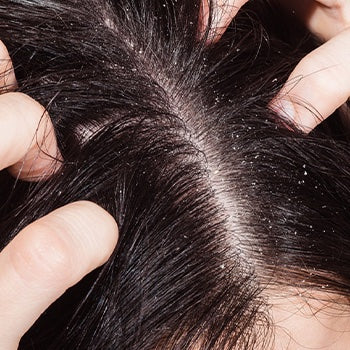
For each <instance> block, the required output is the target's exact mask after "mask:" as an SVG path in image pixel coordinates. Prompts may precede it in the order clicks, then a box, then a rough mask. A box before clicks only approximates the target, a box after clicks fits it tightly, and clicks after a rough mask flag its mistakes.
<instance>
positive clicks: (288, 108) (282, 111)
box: [270, 98, 297, 122]
mask: <svg viewBox="0 0 350 350" xmlns="http://www.w3.org/2000/svg"><path fill="white" fill-rule="evenodd" d="M270 108H271V109H272V110H273V111H274V112H276V113H277V114H278V115H279V116H280V117H282V118H284V119H287V120H290V121H294V122H296V117H297V112H296V110H295V107H294V104H293V103H292V101H291V100H290V99H287V98H284V99H282V98H277V99H275V100H274V101H273V102H271V104H270Z"/></svg>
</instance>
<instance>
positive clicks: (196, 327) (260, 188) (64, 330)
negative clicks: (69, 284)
mask: <svg viewBox="0 0 350 350" xmlns="http://www.w3.org/2000/svg"><path fill="white" fill-rule="evenodd" d="M199 6H200V1H198V0H197V1H195V0H162V1H155V0H118V1H116V0H114V1H113V0H84V1H77V0H50V1H42V0H2V1H1V3H0V19H1V21H0V33H1V36H2V37H1V38H2V40H3V41H4V42H5V44H6V45H7V47H8V48H9V51H10V53H11V56H12V58H13V61H14V65H15V70H16V75H17V78H18V83H19V90H20V91H23V92H25V93H27V94H29V95H30V96H32V97H34V98H35V99H37V100H38V101H39V102H40V103H42V104H43V105H44V106H47V108H48V110H49V113H50V116H51V118H52V121H53V124H54V126H55V130H56V133H57V138H58V142H59V145H60V149H61V153H62V155H63V158H64V162H63V165H62V168H61V171H60V172H59V173H58V174H56V175H55V176H53V177H52V178H50V179H49V180H47V181H39V182H37V183H26V182H21V181H17V180H15V179H11V177H10V176H9V175H8V174H7V173H6V171H3V172H2V173H1V180H2V181H1V182H0V184H1V187H0V193H1V194H2V196H1V212H0V213H1V216H0V231H1V236H0V242H1V247H4V246H5V245H6V244H7V243H8V242H9V240H10V239H12V238H13V237H14V236H15V235H16V234H17V233H18V232H19V230H20V229H22V228H23V227H25V226H26V225H27V224H29V223H30V222H32V221H33V220H35V219H37V218H39V217H41V216H43V215H45V214H47V213H49V212H50V211H52V210H53V209H55V208H57V207H60V206H62V205H64V204H66V203H69V202H71V201H75V200H82V199H86V200H92V201H95V202H96V203H98V204H99V205H101V206H102V207H104V208H105V209H107V210H108V211H109V212H110V213H111V214H112V215H113V216H114V217H115V218H116V220H117V222H118V225H119V229H120V240H119V243H118V247H117V249H116V250H115V252H114V254H113V256H112V257H111V259H110V260H109V261H108V263H107V264H106V265H104V266H103V267H102V268H99V269H97V270H95V271H94V272H92V273H91V274H90V275H88V276H87V277H86V278H85V279H84V280H83V281H81V282H80V283H79V284H78V285H76V286H74V287H73V288H71V289H70V290H68V291H67V292H66V293H65V294H64V295H63V296H62V297H61V298H60V299H59V300H58V301H57V302H56V303H54V304H53V305H52V306H51V307H50V308H49V309H48V310H47V311H46V312H45V313H44V314H43V315H42V316H41V317H40V319H39V320H38V321H37V322H36V324H35V325H34V326H33V327H32V328H31V329H30V330H29V332H28V333H27V334H26V335H25V336H24V338H23V339H22V341H21V344H20V349H84V350H85V349H128V350H136V349H137V350H140V349H142V350H148V349H149V350H159V349H169V350H170V349H171V350H176V349H178V350H183V349H189V350H199V349H200V350H204V349H211V350H212V349H213V350H215V349H218V350H226V349H257V348H259V347H260V348H262V349H267V348H269V346H271V345H272V342H273V332H274V330H273V324H272V322H271V321H270V315H269V300H268V296H269V293H273V291H274V290H276V289H281V286H282V287H286V288H288V286H292V285H293V286H298V287H301V288H307V289H310V290H318V289H319V290H326V291H328V292H330V293H336V294H340V295H345V296H348V295H349V292H350V289H349V288H350V263H349V262H350V241H349V231H350V220H349V219H350V217H349V215H350V203H349V190H350V178H349V174H350V161H349V155H350V153H349V144H348V142H347V134H346V131H344V132H343V133H340V132H339V130H341V128H340V127H339V125H341V124H340V123H341V121H340V118H339V115H334V116H333V117H332V120H331V121H330V122H329V123H328V125H324V126H322V127H321V128H318V129H317V130H315V131H314V132H313V133H311V134H310V135H305V134H303V133H302V132H300V131H298V129H297V128H296V127H294V126H293V125H292V123H291V122H288V121H287V120H283V119H281V118H280V117H278V116H277V115H276V114H275V113H273V112H272V111H270V110H269V108H268V104H269V102H270V101H271V100H272V98H273V97H274V96H275V95H276V93H277V91H279V88H280V87H281V86H282V84H283V83H284V82H285V81H286V79H287V77H288V75H289V74H290V72H291V71H292V69H293V68H294V66H295V65H296V63H297V62H298V60H299V59H300V58H301V57H303V56H304V55H305V53H307V52H308V51H309V50H310V49H312V48H313V47H314V45H315V42H314V39H312V38H310V37H309V36H308V35H306V34H305V32H304V30H303V29H302V28H300V30H299V29H298V31H296V27H295V23H293V26H292V27H291V26H290V22H289V20H288V18H287V17H286V16H284V17H283V16H281V14H280V12H279V10H278V9H277V7H276V6H275V5H273V3H272V2H267V1H262V0H261V1H255V2H252V4H248V6H246V7H245V8H244V9H243V10H242V11H240V13H239V14H238V16H237V17H236V18H235V20H234V22H233V23H232V25H231V27H230V28H229V30H228V31H227V33H226V34H225V35H224V37H223V38H222V40H220V41H219V42H218V43H216V44H214V43H211V44H206V43H205V42H206V35H208V33H206V34H205V35H204V38H203V39H202V40H200V39H199V38H198V22H199ZM291 32H293V33H292V34H293V35H291ZM296 33H298V34H296ZM338 114H339V113H338ZM344 130H345V129H344ZM271 291H272V292H271Z"/></svg>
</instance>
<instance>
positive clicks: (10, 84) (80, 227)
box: [0, 42, 118, 350]
mask: <svg viewBox="0 0 350 350" xmlns="http://www.w3.org/2000/svg"><path fill="white" fill-rule="evenodd" d="M15 86H16V78H15V75H14V72H13V69H12V64H11V60H10V57H9V55H8V52H7V50H6V47H5V46H4V44H3V43H1V42H0V91H1V92H2V94H1V95H0V169H4V168H8V169H9V170H10V172H11V173H12V174H13V175H14V176H18V177H20V178H23V179H25V180H30V181H33V180H35V179H36V178H38V177H40V178H45V177H48V176H50V175H51V174H52V172H54V171H56V170H57V168H58V165H57V164H59V163H57V158H59V157H60V155H59V151H58V148H57V143H56V138H55V134H54V129H53V127H52V124H51V121H50V118H49V116H48V114H47V112H46V111H45V108H44V107H42V106H41V105H40V104H39V103H37V102H36V101H34V100H33V99H32V98H30V97H29V96H27V95H24V94H21V93H17V92H13V90H14V89H15ZM117 240H118V228H117V224H116V222H115V221H114V219H113V218H112V216H111V215H109V214H108V213H107V212H106V211H105V210H103V209H102V208H100V207H99V206H97V205H96V204H94V203H91V202H87V201H80V202H75V203H71V204H68V205H66V206H64V207H61V208H59V209H57V210H55V211H53V212H51V213H49V214H48V215H46V216H44V217H42V218H40V219H39V220H37V221H35V222H33V223H31V224H30V225H28V226H27V227H25V228H24V229H23V230H22V231H21V232H20V233H19V234H18V235H17V236H16V237H15V238H14V239H13V240H12V241H11V242H10V243H9V244H8V245H7V246H6V247H5V248H4V249H3V250H2V251H1V252H0V349H3V350H14V349H17V347H18V343H19V341H20V339H21V337H22V335H23V334H24V333H25V332H26V331H27V330H28V329H29V328H30V327H31V326H32V325H33V323H34V322H35V321H36V319H37V318H38V317H39V316H40V315H41V313H42V312H44V311H45V309H47V308H48V307H49V306H50V304H52V303H53V302H54V301H55V300H56V299H57V298H58V297H59V296H60V295H62V294H63V293H64V292H65V291H66V290H67V289H68V288H69V287H71V286H73V285H74V284H76V283H77V282H78V281H79V280H80V279H82V278H83V277H84V276H85V275H86V274H88V273H89V272H90V271H92V270H93V269H95V268H96V267H98V266H100V265H102V264H103V263H105V262H106V261H107V259H108V258H109V256H110V255H111V254H112V252H113V250H114V248H115V245H116V243H117Z"/></svg>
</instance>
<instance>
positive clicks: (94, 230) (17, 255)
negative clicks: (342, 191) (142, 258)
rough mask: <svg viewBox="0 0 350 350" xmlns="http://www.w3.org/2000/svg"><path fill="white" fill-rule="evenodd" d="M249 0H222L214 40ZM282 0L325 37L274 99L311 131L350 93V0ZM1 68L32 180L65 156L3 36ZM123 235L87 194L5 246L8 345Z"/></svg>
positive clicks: (17, 143)
mask: <svg viewBox="0 0 350 350" xmlns="http://www.w3.org/2000/svg"><path fill="white" fill-rule="evenodd" d="M247 1H248V0H217V1H216V2H214V3H215V4H216V5H215V8H216V11H217V12H216V13H217V14H216V15H214V22H213V26H212V28H211V29H210V38H211V39H210V40H211V41H213V42H215V41H217V40H219V39H220V37H221V36H222V34H223V33H224V32H225V30H226V28H227V27H228V25H229V24H230V22H231V21H232V19H233V18H234V16H235V15H236V14H237V12H238V11H239V9H240V8H241V7H242V6H243V5H244V4H245V3H246V2H247ZM280 1H281V3H283V4H284V6H286V7H287V8H290V9H291V10H292V11H295V13H296V14H297V15H298V16H299V17H300V18H302V19H303V20H304V21H305V23H306V25H307V26H308V27H309V29H310V30H311V31H313V32H314V33H315V34H316V35H318V36H319V37H320V38H322V39H324V40H325V43H324V45H323V46H321V47H319V48H318V49H317V50H315V51H313V52H312V53H310V54H309V55H308V56H307V57H305V58H304V59H303V60H302V61H301V62H300V63H299V65H298V66H297V67H296V69H295V71H294V72H293V73H292V74H291V76H290V79H289V83H287V84H286V85H285V86H284V87H283V88H282V90H281V92H280V94H279V95H278V96H277V97H276V99H275V101H274V102H273V103H272V105H271V107H272V108H273V109H275V110H276V111H277V112H278V113H280V114H282V115H284V116H287V117H288V118H292V119H293V120H294V121H295V123H296V124H297V125H298V126H299V127H300V129H301V130H303V131H305V132H309V131H311V130H312V129H313V128H314V127H315V126H316V125H317V124H318V123H319V122H320V121H321V120H323V119H325V118H327V117H328V116H329V115H330V114H331V113H332V112H333V111H334V110H335V109H336V108H338V107H339V106H341V105H342V104H343V103H344V102H345V101H346V100H347V99H348V97H349V95H350V83H349V82H350V68H349V67H348V66H350V65H348V62H349V60H350V49H349V47H350V45H349V43H350V29H348V28H349V24H350V5H349V1H348V0H343V1H342V0H338V1H333V0H319V1H312V0H310V1H307V0H280ZM207 10H208V2H207V0H203V7H202V21H201V23H200V25H201V28H200V32H204V28H205V26H206V23H207V22H208V18H207ZM5 72H6V74H4V73H5ZM0 76H1V77H2V78H0V89H2V91H6V93H3V94H2V95H0V133H1V135H0V167H1V169H4V168H8V169H9V171H10V172H11V173H12V174H13V175H14V176H18V177H20V178H23V179H26V180H30V181H32V180H35V179H37V178H40V177H43V178H45V177H48V176H50V174H52V173H53V172H54V171H56V170H57V169H58V168H59V166H60V161H61V160H62V159H61V156H60V152H59V150H58V149H57V144H56V139H55V134H54V130H53V127H52V124H51V122H50V118H49V115H48V113H46V112H45V109H44V107H43V106H41V105H40V104H38V103H37V102H36V101H34V100H33V99H31V98H30V97H28V96H26V95H24V94H20V93H16V92H12V91H14V90H15V87H16V78H15V75H14V72H13V70H11V60H10V57H9V55H8V52H7V50H6V47H5V45H4V44H3V43H1V42H0ZM295 80H297V81H298V83H297V84H295V83H294V82H295ZM291 82H292V84H291ZM4 87H6V88H4ZM291 87H292V88H291ZM301 100H302V101H304V102H306V103H308V104H309V105H312V106H313V107H314V108H315V110H317V111H318V112H319V115H320V118H315V117H314V115H312V114H310V113H308V112H307V111H306V110H305V108H303V107H302V106H301V105H300V104H299V101H301ZM24 126H25V127H24ZM34 135H36V137H34ZM39 146H40V147H39ZM53 159H56V160H53ZM117 240H118V228H117V224H116V222H115V221H114V219H113V218H112V217H111V216H110V215H109V214H108V213H107V212H105V211H104V210H103V209H102V208H100V207H98V206H97V205H96V204H93V203H90V202H85V201H81V202H76V203H71V204H69V205H66V206H64V207H62V208H59V209H57V210H55V211H53V212H51V213H50V214H48V215H47V216H45V217H43V218H41V219H40V220H37V221H35V222H33V223H32V224H30V225H29V226H27V227H26V228H24V229H23V230H22V231H21V232H20V233H19V234H18V235H17V236H16V238H15V239H14V240H13V241H12V242H10V243H9V244H8V246H7V247H5V249H3V250H2V251H1V252H0V349H4V350H13V349H16V348H17V346H18V343H19V340H20V338H21V337H22V335H23V334H24V333H25V332H26V331H27V330H28V329H29V328H30V326H31V325H32V324H33V323H34V322H35V320H36V319H37V318H38V317H39V316H40V314H41V313H42V312H43V311H44V310H45V309H46V308H47V307H48V306H49V305H50V304H51V303H52V302H54V301H55V300H56V299H57V298H58V297H59V296H60V295H62V294H63V293H64V292H65V290H67V289H68V288H69V287H71V286H72V285H74V284H75V283H77V282H78V281H79V280H80V279H81V278H83V277H84V276H85V275H86V274H87V273H89V272H90V271H91V270H93V269H95V268H96V267H98V266H100V265H102V264H103V263H104V262H106V261H107V259H108V258H109V256H110V255H111V254H112V252H113V250H114V248H115V245H116V243H117Z"/></svg>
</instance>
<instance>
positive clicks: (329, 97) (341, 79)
mask: <svg viewBox="0 0 350 350" xmlns="http://www.w3.org/2000/svg"><path fill="white" fill-rule="evenodd" d="M349 61H350V29H348V30H345V31H343V32H341V33H340V34H338V35H337V36H336V37H334V38H333V39H331V40H329V41H328V42H326V43H325V44H323V45H322V46H320V47H319V48H318V49H316V50H314V51H313V52H311V53H310V54H309V55H307V56H306V57H305V58H304V59H302V60H301V61H300V63H299V64H298V65H297V67H296V68H295V70H294V71H293V73H292V74H291V76H290V77H289V79H288V82H287V83H286V84H285V86H284V87H283V88H282V90H281V92H280V93H279V94H278V96H277V97H276V98H275V99H274V101H273V102H272V103H271V107H272V108H273V109H274V110H275V111H277V112H278V113H279V114H280V115H282V116H284V117H287V118H289V119H292V120H293V121H294V122H295V123H296V124H297V125H298V126H299V127H300V128H301V130H303V131H305V132H310V131H311V130H312V129H313V128H315V127H316V126H317V125H318V124H319V123H320V122H321V121H322V120H324V119H325V118H327V117H328V116H330V115H331V114H332V113H333V112H334V111H335V110H336V109H337V108H338V107H340V106H341V105H342V104H344V103H345V102H346V101H347V99H348V98H349V96H350V65H349Z"/></svg>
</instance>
